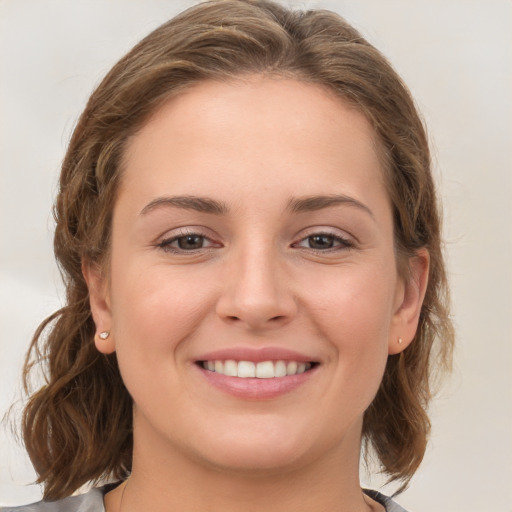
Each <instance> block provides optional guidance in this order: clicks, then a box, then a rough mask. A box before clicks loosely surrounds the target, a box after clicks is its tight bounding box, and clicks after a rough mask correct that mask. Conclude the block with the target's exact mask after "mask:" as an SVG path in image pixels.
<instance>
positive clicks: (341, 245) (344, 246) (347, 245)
mask: <svg viewBox="0 0 512 512" xmlns="http://www.w3.org/2000/svg"><path fill="white" fill-rule="evenodd" d="M187 237H198V238H201V239H202V244H204V241H209V242H210V244H211V245H210V246H208V247H199V248H197V249H191V250H187V249H183V248H179V247H173V246H172V244H173V243H175V242H179V240H180V239H185V238H187ZM313 237H328V238H330V239H332V243H333V244H336V243H337V244H338V245H337V246H335V247H328V248H326V249H315V248H313V247H302V248H303V249H306V250H308V251H311V252H314V253H317V254H325V253H330V252H337V251H343V250H348V249H352V248H353V247H354V242H353V241H352V240H349V239H348V238H345V237H342V236H339V235H335V234H333V233H329V232H322V231H320V232H314V233H311V234H309V235H307V236H305V237H303V238H301V239H300V240H299V241H298V242H294V243H293V244H291V247H295V248H300V247H301V246H300V244H301V243H302V242H306V241H307V240H310V242H309V243H311V239H312V238H313ZM215 244H216V242H213V241H212V240H211V239H210V238H208V236H206V235H205V234H204V233H200V232H196V231H186V232H182V233H179V234H177V235H175V236H173V237H171V238H166V239H165V240H162V241H161V242H160V243H158V244H157V247H158V248H160V249H162V250H163V251H165V252H171V253H174V254H195V253H197V252H199V251H202V250H205V249H206V250H208V249H211V247H214V246H215ZM219 246H220V244H219V245H218V247H219Z"/></svg>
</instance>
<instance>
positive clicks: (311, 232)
mask: <svg viewBox="0 0 512 512" xmlns="http://www.w3.org/2000/svg"><path fill="white" fill-rule="evenodd" d="M322 235H323V236H332V237H333V238H334V239H335V240H338V241H340V242H341V243H340V245H339V246H337V247H331V248H328V249H314V248H312V247H303V248H304V249H308V250H310V251H315V252H321V253H327V252H329V251H340V250H347V249H351V248H352V247H354V246H355V245H356V243H357V241H356V240H355V238H354V237H353V236H350V235H348V234H347V233H346V232H344V231H341V230H339V229H337V228H329V227H326V226H325V227H324V226H315V227H311V228H307V229H306V230H304V231H302V233H300V235H299V236H298V237H297V238H296V241H295V242H293V243H292V244H291V245H292V247H300V246H299V245H298V244H300V243H301V242H304V241H305V240H307V239H308V238H310V237H312V236H322Z"/></svg>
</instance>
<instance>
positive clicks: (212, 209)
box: [140, 196, 228, 215]
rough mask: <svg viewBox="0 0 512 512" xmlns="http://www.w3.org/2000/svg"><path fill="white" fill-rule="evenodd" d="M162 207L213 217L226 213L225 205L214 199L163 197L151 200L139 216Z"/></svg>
mask: <svg viewBox="0 0 512 512" xmlns="http://www.w3.org/2000/svg"><path fill="white" fill-rule="evenodd" d="M164 206H167V207H169V206H171V207H175V208H183V209H185V210H194V211H196V212H201V213H213V214H215V215H223V214H225V213H227V212H228V207H227V206H226V204H225V203H222V202H220V201H216V200H215V199H210V198H207V197H197V196H164V197H157V198H156V199H153V201H151V202H150V203H148V204H147V205H146V206H144V208H143V209H142V211H141V212H140V214H141V215H146V214H147V213H149V212H151V211H153V210H155V209H156V208H161V207H164Z"/></svg>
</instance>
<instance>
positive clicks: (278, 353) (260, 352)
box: [196, 347, 318, 363]
mask: <svg viewBox="0 0 512 512" xmlns="http://www.w3.org/2000/svg"><path fill="white" fill-rule="evenodd" d="M227 360H234V361H253V362H255V363H259V362H262V361H297V362H299V363H313V362H318V360H317V359H315V358H313V357H310V356H308V355H305V354H300V353H299V352H295V351H293V350H289V349H286V348H281V347H262V348H249V347H232V348H224V349H219V350H213V351H211V352H207V353H205V354H202V355H201V356H200V357H198V358H197V359H196V361H227Z"/></svg>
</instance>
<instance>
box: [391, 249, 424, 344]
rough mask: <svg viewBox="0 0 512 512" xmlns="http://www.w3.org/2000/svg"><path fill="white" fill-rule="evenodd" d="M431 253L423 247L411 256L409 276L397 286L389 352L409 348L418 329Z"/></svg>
mask: <svg viewBox="0 0 512 512" xmlns="http://www.w3.org/2000/svg"><path fill="white" fill-rule="evenodd" d="M429 265H430V255H429V253H428V251H427V249H425V248H422V249H419V250H418V251H416V254H415V255H414V256H412V257H411V258H409V261H408V269H409V273H408V276H406V277H404V278H402V283H401V285H400V286H399V287H398V288H397V297H396V302H395V311H394V314H393V321H392V326H391V330H390V339H389V342H388V353H389V354H398V353H400V352H402V351H403V350H404V349H405V348H407V347H408V346H409V345H410V343H411V342H412V340H413V339H414V336H415V334H416V330H417V329H418V321H419V318H420V313H421V306H422V305H423V299H424V298H425V292H426V290H427V283H428V272H429Z"/></svg>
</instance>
